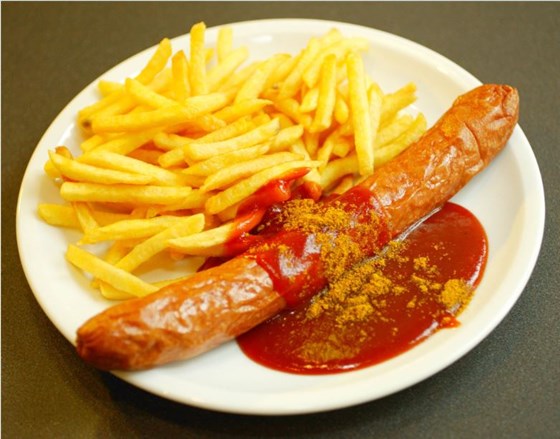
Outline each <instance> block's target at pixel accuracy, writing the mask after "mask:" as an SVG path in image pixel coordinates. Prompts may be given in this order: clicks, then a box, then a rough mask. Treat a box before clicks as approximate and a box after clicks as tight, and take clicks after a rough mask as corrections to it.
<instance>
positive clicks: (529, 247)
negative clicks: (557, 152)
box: [17, 19, 545, 414]
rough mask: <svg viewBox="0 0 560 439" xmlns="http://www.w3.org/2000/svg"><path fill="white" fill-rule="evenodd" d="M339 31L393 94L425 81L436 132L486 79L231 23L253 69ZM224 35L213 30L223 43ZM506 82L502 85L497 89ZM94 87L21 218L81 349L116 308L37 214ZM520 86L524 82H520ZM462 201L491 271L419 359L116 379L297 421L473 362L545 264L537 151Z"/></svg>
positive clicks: (40, 288) (500, 163)
mask: <svg viewBox="0 0 560 439" xmlns="http://www.w3.org/2000/svg"><path fill="white" fill-rule="evenodd" d="M333 27H337V28H338V29H339V30H340V31H342V33H343V34H344V35H345V36H361V37H365V38H367V39H368V40H369V41H370V42H371V49H370V50H369V51H368V53H367V54H365V55H364V62H365V66H366V68H367V71H368V72H371V75H372V77H374V78H375V80H377V81H378V82H379V84H380V85H381V87H382V88H383V90H385V91H393V90H396V89H397V88H399V87H401V86H403V85H404V84H406V83H407V82H410V81H412V82H415V83H416V85H417V87H418V100H417V101H416V103H415V109H416V110H419V111H422V112H423V113H424V114H425V115H426V118H427V119H428V123H429V124H431V123H433V122H435V120H437V118H438V117H439V116H440V115H441V114H442V113H443V112H444V111H445V110H446V109H447V108H448V107H449V106H450V105H451V103H452V101H453V100H454V99H455V97H456V96H458V95H459V94H462V93H464V92H465V91H467V90H469V89H471V88H474V87H476V86H477V85H479V81H478V80H477V79H476V78H475V77H473V76H472V75H470V74H469V73H468V72H466V71H465V70H463V69H462V68H461V67H459V66H457V65H456V64H454V63H453V62H451V61H449V60H448V59H446V58H444V57H442V56H441V55H439V54H437V53H435V52H433V51H431V50H429V49H427V48H425V47H423V46H420V45H418V44H416V43H413V42H411V41H408V40H405V39H403V38H400V37H397V36H395V35H391V34H388V33H385V32H381V31H377V30H373V29H370V28H366V27H361V26H356V25H350V24H345V23H337V22H328V21H317V20H295V19H294V20H293V19H286V20H263V21H252V22H244V23H238V24H234V25H233V29H234V43H235V45H237V46H239V45H243V44H245V45H247V46H248V47H249V48H250V52H251V57H252V58H253V59H262V58H264V57H267V56H270V55H272V54H273V53H278V52H288V53H294V54H295V53H297V52H299V50H301V49H302V48H303V47H304V45H305V44H306V43H307V41H308V39H309V38H310V37H312V36H318V35H322V34H324V33H325V32H327V31H328V30H329V29H331V28H333ZM216 38H217V29H215V28H214V29H208V30H207V43H208V44H214V43H215V41H216ZM188 41H189V36H188V35H185V36H181V37H178V38H175V39H174V40H172V43H173V47H174V50H177V49H178V48H180V47H183V48H186V47H188ZM153 50H154V48H151V49H148V50H146V51H144V52H142V53H139V54H138V55H135V56H133V57H131V58H130V59H128V60H126V61H124V62H123V63H121V64H119V65H118V66H116V67H114V68H113V69H111V70H110V71H108V72H107V73H106V74H104V75H103V78H104V79H108V80H114V81H122V80H123V78H124V77H127V76H132V75H134V74H135V73H136V72H138V71H139V70H140V69H141V68H142V67H143V66H144V65H145V63H146V62H147V60H148V59H149V57H150V55H151V54H152V53H153ZM499 79H500V78H496V81H497V82H499ZM96 83H97V81H95V82H94V83H92V84H90V85H89V86H88V87H86V88H85V89H84V90H83V91H82V92H81V93H80V94H79V95H77V96H76V97H75V98H74V99H73V100H72V101H71V102H70V104H69V105H68V106H67V107H66V108H65V109H64V110H63V111H62V112H61V113H60V115H59V116H58V117H57V118H56V119H55V120H54V122H53V123H52V125H51V126H50V127H49V129H48V130H47V132H46V133H45V134H44V136H43V138H42V139H41V141H40V142H39V145H38V146H37V148H36V150H35V152H34V154H33V156H32V157H31V160H30V162H29V165H28V168H27V171H26V173H25V176H24V179H23V182H22V186H21V191H20V198H19V203H18V211H17V237H18V245H19V250H20V256H21V261H22V264H23V268H24V270H25V273H26V276H27V279H28V280H29V284H30V285H31V289H32V290H33V292H34V294H35V296H36V298H37V300H38V302H39V303H40V305H41V307H42V308H43V310H44V311H45V313H46V314H47V315H48V317H49V318H50V319H51V321H52V322H53V324H54V325H56V327H57V328H58V329H59V330H60V332H61V333H62V334H64V336H65V337H66V338H67V339H68V340H69V341H71V342H72V343H74V336H75V332H76V329H77V328H78V327H79V326H80V325H81V324H82V323H83V322H84V321H85V320H86V319H88V318H89V317H91V316H93V315H94V314H96V313H98V312H99V311H101V310H103V309H104V308H106V307H108V306H110V305H111V303H109V302H107V301H106V300H104V299H103V298H101V297H99V295H98V294H97V292H96V291H94V290H92V289H91V288H90V286H89V285H88V281H87V280H86V279H85V278H84V277H83V276H82V275H81V273H78V271H76V270H74V269H73V267H71V266H70V265H69V264H68V263H67V262H66V261H65V259H64V253H65V251H66V247H67V245H68V244H69V243H75V242H76V241H77V240H78V239H79V234H78V232H73V231H68V230H64V229H59V228H55V227H50V226H48V225H47V224H45V223H44V222H42V221H41V220H40V219H39V217H38V215H37V205H38V204H39V203H40V202H54V203H57V202H58V203H60V202H61V200H60V197H59V195H58V191H57V188H56V187H55V186H54V185H53V184H52V183H51V182H50V181H49V179H48V178H47V177H46V176H45V174H44V172H43V164H44V163H45V161H46V159H47V150H48V149H52V148H54V147H55V146H57V145H61V144H65V145H67V146H68V147H69V148H70V149H71V150H74V151H75V152H76V153H78V145H79V141H80V135H79V132H78V130H77V127H76V125H75V118H76V114H77V111H78V110H79V109H80V108H82V107H84V106H86V105H88V104H91V103H93V102H94V101H95V100H96V99H97V93H96ZM513 85H515V84H513ZM454 201H455V202H457V203H459V204H461V205H463V206H465V207H466V208H468V209H470V210H471V211H472V212H473V213H474V214H475V215H476V216H477V217H478V218H479V219H480V221H481V222H482V224H483V225H484V227H485V229H486V232H487V234H488V238H489V245H490V254H489V259H488V264H487V268H486V272H485V275H484V278H483V279H482V282H481V283H480V286H479V287H478V289H477V292H476V294H475V296H474V299H473V301H472V302H471V304H470V305H469V307H468V308H467V309H466V310H465V311H464V312H463V314H461V317H460V320H461V322H462V324H461V326H460V327H458V328H456V329H449V330H442V331H439V332H438V333H436V334H435V335H434V336H432V337H430V338H429V339H428V340H426V341H424V342H423V343H421V344H420V345H419V346H417V347H415V348H414V349H412V350H410V351H408V352H406V353H404V354H402V355H400V356H398V357H396V358H394V359H391V360H389V361H386V362H384V363H381V364H379V365H376V366H373V367H369V368H366V369H363V370H358V371H353V372H347V373H341V374H334V375H321V376H302V375H291V374H287V373H281V372H276V371H273V370H270V369H267V368H265V367H262V366H260V365H258V364H255V363H254V362H252V361H251V360H249V359H248V358H247V357H245V356H244V355H243V354H242V353H241V351H240V350H239V348H238V346H237V344H236V343H235V342H231V343H228V344H226V345H224V346H222V347H220V348H218V349H215V350H214V351H212V352H209V353H207V354H205V355H202V356H200V357H198V358H195V359H192V360H189V361H184V362H179V363H176V364H172V365H168V366H164V367H159V368H156V369H154V370H150V371H143V372H134V373H123V372H118V373H115V374H116V375H117V376H119V377H120V378H122V379H123V380H125V381H127V382H129V383H131V384H133V385H135V386H138V387H140V388H142V389H144V390H147V391H149V392H152V393H154V394H157V395H160V396H162V397H164V398H169V399H171V400H175V401H178V402H182V403H185V404H190V405H194V406H198V407H204V408H210V409H214V410H220V411H226V412H232V413H246V414H295V413H309V412H317V411H324V410H329V409H335V408H341V407H346V406H350V405H353V404H358V403H361V402H365V401H370V400H373V399H376V398H380V397H383V396H385V395H389V394H391V393H394V392H397V391H399V390H401V389H404V388H406V387H409V386H411V385H413V384H415V383H418V382H419V381H421V380H423V379H425V378H427V377H429V376H431V375H433V374H435V373H437V372H438V371H440V370H442V369H443V368H445V367H446V366H448V365H449V364H451V363H453V362H454V361H456V360H457V359H458V358H460V357H461V356H462V355H465V354H466V353H467V352H468V351H469V350H470V349H472V348H473V347H474V346H476V345H477V344H478V343H479V342H480V341H481V340H482V339H484V337H486V336H487V335H488V333H489V332H490V331H492V329H494V328H495V327H496V326H497V325H498V323H499V322H500V321H501V320H502V319H503V317H504V316H505V315H506V314H507V312H508V311H509V310H510V309H511V307H512V306H513V304H514V303H515V301H516V300H517V298H518V297H519V295H520V294H521V292H522V291H523V288H524V287H525V284H526V282H527V280H528V278H529V276H530V274H531V271H532V270H533V267H534V265H535V262H536V259H537V256H538V253H539V249H540V244H541V240H542V235H543V228H544V210H545V208H544V193H543V187H542V181H541V176H540V173H539V170H538V167H537V163H536V160H535V157H534V155H533V152H532V150H531V147H530V145H529V143H528V141H527V139H526V137H525V135H524V134H523V132H522V130H521V128H519V126H518V127H516V128H515V130H514V132H513V135H512V137H511V139H510V140H509V142H508V145H507V147H506V149H505V151H504V152H503V153H502V154H501V155H500V156H499V157H498V158H497V159H496V160H495V161H494V162H493V163H491V164H490V166H489V167H488V168H487V169H486V170H484V172H482V173H481V174H480V175H478V176H477V177H476V178H475V179H474V180H473V181H472V182H470V183H469V185H468V186H467V187H466V188H465V189H463V190H462V191H461V192H460V193H459V194H458V195H457V196H456V197H455V198H454Z"/></svg>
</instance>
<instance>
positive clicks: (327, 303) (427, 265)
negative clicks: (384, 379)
mask: <svg viewBox="0 0 560 439" xmlns="http://www.w3.org/2000/svg"><path fill="white" fill-rule="evenodd" d="M487 249H488V244H487V238H486V234H485V232H484V229H483V228H482V225H481V224H480V223H479V221H478V220H477V219H476V217H475V216H474V215H473V214H472V213H470V212H469V211H468V210H467V209H465V208H463V207H461V206H459V205H457V204H454V203H446V204H445V205H444V206H443V208H442V209H441V210H439V211H438V212H436V213H435V214H433V215H432V216H430V217H429V218H428V219H426V220H425V221H424V222H422V223H421V224H419V225H418V226H417V227H415V228H414V229H413V230H412V231H411V232H410V233H409V234H408V235H407V236H406V237H405V238H404V239H403V240H402V241H399V242H395V243H391V244H390V245H389V246H388V250H387V251H386V252H385V253H384V254H382V255H380V256H379V257H376V258H373V259H371V260H369V261H366V262H364V263H361V264H358V265H357V266H356V267H354V268H353V269H352V270H349V272H348V275H346V276H343V278H342V279H341V280H340V282H338V281H337V283H336V284H335V285H333V286H332V287H331V288H330V289H328V290H325V291H324V292H323V293H321V294H319V295H317V296H316V297H315V298H313V299H312V300H311V301H310V302H308V303H306V304H304V305H302V306H299V307H296V308H295V309H290V310H287V311H284V312H282V313H280V314H279V315H277V316H275V317H273V318H271V319H270V320H268V321H266V322H264V323H263V324H261V325H259V326H257V327H256V328H254V329H253V330H251V331H249V332H247V333H246V334H243V335H242V336H240V337H238V340H237V341H238V344H239V346H240V347H241V349H242V351H243V352H244V353H245V354H246V355H247V356H248V357H249V358H251V359H253V360H254V361H256V362H258V363H260V364H262V365H264V366H267V367H270V368H273V369H276V370H280V371H285V372H291V373H299V374H327V373H337V372H343V371H349V370H355V369H360V368H363V367H367V366H371V365H373V364H377V363H380V362H382V361H385V360H388V359H390V358H392V357H395V356H396V355H399V354H400V353H402V352H405V351H407V350H408V349H410V348H412V347H413V346H415V345H417V344H418V343H420V342H421V341H423V340H425V339H426V338H427V337H429V336H430V335H431V334H433V333H434V332H436V331H437V330H438V329H440V328H446V327H454V326H457V325H458V321H457V320H456V316H457V315H458V314H459V313H460V312H461V311H462V309H463V308H464V307H465V306H466V305H467V304H468V301H469V300H470V298H471V297H472V293H473V292H474V288H475V287H476V285H477V284H478V282H479V280H480V278H481V276H482V274H483V272H484V267H485V265H486V259H487Z"/></svg>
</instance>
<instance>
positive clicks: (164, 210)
mask: <svg viewBox="0 0 560 439" xmlns="http://www.w3.org/2000/svg"><path fill="white" fill-rule="evenodd" d="M202 183H204V181H202V182H201V184H200V185H202ZM212 195H213V193H211V192H210V193H203V192H201V191H200V190H197V189H193V190H192V191H191V192H190V193H189V194H188V195H187V196H186V197H185V198H183V199H182V200H181V201H179V202H178V203H175V204H166V205H158V206H149V207H148V210H147V212H146V217H147V218H152V217H155V216H157V215H165V214H173V213H174V212H177V211H184V210H194V211H199V210H201V209H204V205H205V204H206V201H208V199H209V198H210V197H211V196H212Z"/></svg>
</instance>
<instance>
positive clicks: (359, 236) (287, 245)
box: [250, 186, 390, 308]
mask: <svg viewBox="0 0 560 439" xmlns="http://www.w3.org/2000/svg"><path fill="white" fill-rule="evenodd" d="M334 203H336V210H337V211H339V213H340V212H344V213H346V214H347V215H345V217H344V224H328V222H325V225H324V226H323V227H322V228H321V230H311V231H310V230H306V228H305V224H300V226H301V227H297V228H295V229H290V228H287V227H286V225H285V224H284V223H283V222H282V219H280V220H278V221H277V222H276V223H275V219H274V217H273V218H272V219H269V223H268V225H267V226H265V230H264V231H262V232H261V234H260V235H259V236H260V237H262V238H263V239H266V242H265V243H264V244H263V245H256V246H254V247H251V249H250V252H251V253H252V255H253V257H254V258H255V259H256V261H257V262H258V264H259V265H260V266H261V267H263V268H264V269H265V270H266V271H267V273H268V274H269V275H270V277H271V279H272V282H273V283H274V289H275V291H276V292H277V293H278V294H280V295H281V296H283V297H284V299H285V300H286V303H287V305H288V307H289V308H294V307H296V306H298V305H299V304H301V303H303V302H305V301H307V300H308V299H310V298H311V297H312V296H313V295H315V293H316V292H317V291H320V290H321V289H323V288H324V287H325V286H326V285H327V281H328V273H327V271H328V268H327V267H325V260H327V261H328V259H329V258H326V257H325V256H324V254H323V249H324V248H325V243H324V240H325V237H327V236H328V237H329V238H328V239H329V240H331V241H332V244H331V245H332V246H333V247H336V246H337V243H336V240H337V239H342V238H347V240H349V241H352V242H353V243H355V245H356V246H357V250H358V249H359V251H357V252H356V254H355V258H354V259H352V255H349V256H348V258H346V259H345V262H342V261H340V262H339V261H335V262H334V264H344V265H345V267H344V268H347V267H349V266H351V265H352V264H354V263H356V262H358V261H359V260H361V259H363V257H364V256H363V255H373V254H375V253H376V251H377V250H379V249H380V248H381V247H383V246H384V245H385V244H386V243H387V242H388V241H389V239H390V236H389V232H388V230H387V227H386V225H385V224H384V223H383V222H382V218H383V215H381V214H380V213H379V209H380V207H379V203H378V202H377V200H376V199H375V197H374V195H373V194H372V193H371V192H370V191H369V190H368V189H366V188H362V187H361V186H356V187H355V188H353V189H352V190H351V191H348V192H346V193H345V194H343V195H342V196H339V197H337V198H336V200H333V201H331V202H330V203H329V202H323V203H316V204H315V206H317V210H316V211H314V212H313V213H312V214H313V215H314V216H315V218H316V220H315V222H320V221H321V218H322V217H323V218H326V217H328V215H329V213H328V212H332V211H333V205H334ZM283 209H285V205H284V206H282V207H281V208H280V210H279V212H282V211H283ZM330 237H332V239H330ZM335 257H336V256H335ZM330 259H332V257H331V258H330ZM331 262H332V261H331Z"/></svg>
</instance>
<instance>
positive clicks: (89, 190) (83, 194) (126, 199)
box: [60, 181, 191, 204]
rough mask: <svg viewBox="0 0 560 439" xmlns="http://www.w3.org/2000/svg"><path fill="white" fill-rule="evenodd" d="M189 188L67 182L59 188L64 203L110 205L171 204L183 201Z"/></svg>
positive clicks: (189, 190)
mask: <svg viewBox="0 0 560 439" xmlns="http://www.w3.org/2000/svg"><path fill="white" fill-rule="evenodd" d="M190 192H191V188H190V187H171V186H133V185H124V184H121V185H114V186H111V185H104V184H96V183H76V182H71V181H67V182H64V183H63V184H62V186H61V187H60V195H61V197H62V198H63V199H64V200H66V201H98V202H110V203H138V204H173V203H178V202H180V201H181V200H182V199H184V198H185V197H186V196H187V195H188V194H189V193H190Z"/></svg>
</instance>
